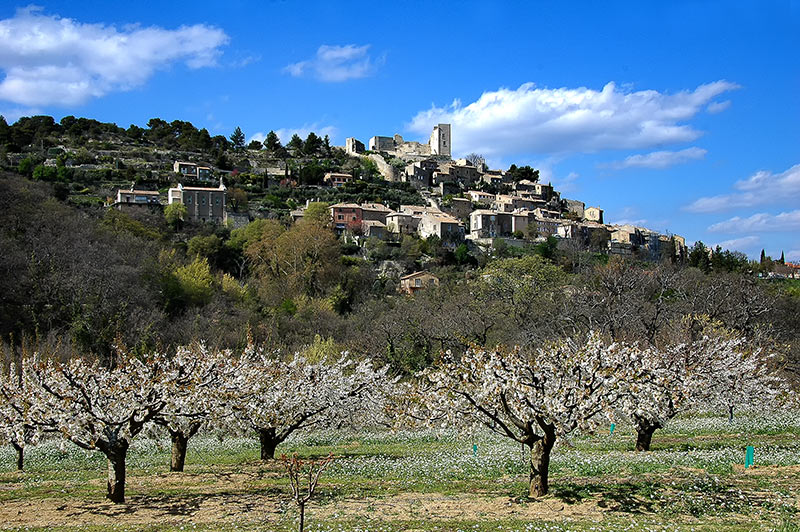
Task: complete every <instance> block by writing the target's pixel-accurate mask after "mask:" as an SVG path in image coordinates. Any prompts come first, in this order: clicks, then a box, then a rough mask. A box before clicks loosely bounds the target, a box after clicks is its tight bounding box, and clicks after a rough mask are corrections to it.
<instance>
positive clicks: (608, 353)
mask: <svg viewBox="0 0 800 532" xmlns="http://www.w3.org/2000/svg"><path fill="white" fill-rule="evenodd" d="M630 365H631V351H630V349H629V347H628V346H624V345H621V344H611V345H606V344H604V343H603V341H602V340H601V339H600V337H599V336H598V335H594V334H593V335H590V336H589V337H588V338H587V340H586V341H585V342H575V341H572V340H565V341H561V342H558V343H554V344H552V345H550V346H548V347H546V348H542V349H537V350H535V351H531V352H523V351H521V350H519V349H517V350H514V351H510V352H503V351H500V350H487V349H482V348H473V349H470V350H469V351H468V352H467V353H465V354H464V355H463V356H462V357H461V358H456V357H453V356H451V355H450V354H449V353H448V354H447V355H446V356H445V358H444V359H443V360H442V361H441V362H440V363H439V364H438V365H437V366H434V367H433V368H430V369H428V370H425V371H423V372H422V373H421V374H420V375H419V378H420V383H419V385H420V390H419V394H420V397H422V398H423V401H422V404H423V405H424V409H425V415H426V416H428V417H430V418H433V419H437V420H439V421H440V422H444V423H445V424H454V425H460V424H463V423H468V424H479V425H485V426H486V427H488V428H489V429H491V430H493V431H494V432H497V433H498V434H501V435H503V436H506V437H508V438H511V439H513V440H515V441H518V442H520V443H522V444H523V445H525V446H527V447H528V448H529V449H530V451H531V452H530V496H531V497H539V496H542V495H545V494H546V493H547V491H548V474H549V465H550V452H551V450H552V449H553V445H554V444H555V442H556V438H557V437H559V436H566V435H568V434H570V433H571V432H573V431H575V430H583V431H591V430H593V429H594V428H595V427H596V426H597V425H598V424H599V423H600V422H601V420H602V417H603V415H604V414H608V415H610V414H611V412H612V410H613V409H614V407H615V406H616V403H617V401H618V399H619V397H620V394H621V392H622V391H623V388H624V382H625V378H626V376H627V374H628V372H629V371H630Z"/></svg>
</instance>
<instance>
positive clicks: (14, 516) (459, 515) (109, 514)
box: [0, 493, 605, 527]
mask: <svg viewBox="0 0 800 532" xmlns="http://www.w3.org/2000/svg"><path fill="white" fill-rule="evenodd" d="M285 509H286V502H285V499H283V500H281V499H279V498H278V497H276V496H270V495H257V494H211V495H200V494H196V495H180V496H178V495H175V496H160V497H129V498H128V501H127V502H126V503H125V504H111V503H108V502H99V501H92V502H88V501H81V500H64V499H38V500H32V501H12V502H6V503H3V505H2V506H0V523H2V526H3V527H22V526H40V527H54V526H78V525H98V526H103V525H112V524H115V525H125V524H127V525H145V524H153V523H159V524H165V525H166V524H184V525H185V524H190V523H196V524H209V523H226V522H228V523H232V522H238V523H243V522H252V523H262V524H268V523H278V522H280V521H281V519H282V516H283V515H284V512H285ZM290 511H291V512H292V513H293V512H294V509H293V508H292V509H291V510H290ZM309 511H310V513H311V514H312V515H313V516H314V518H315V519H328V518H336V519H343V518H344V519H353V520H361V519H367V518H369V519H371V520H373V521H383V522H387V521H402V520H409V519H421V520H426V521H427V520H432V521H438V520H442V521H447V520H454V519H481V520H487V521H491V520H505V519H537V520H542V519H543V520H560V519H575V520H590V519H594V518H601V514H602V512H603V511H605V509H603V508H600V506H598V503H597V501H589V502H583V503H580V504H574V505H568V504H564V503H562V502H560V501H557V500H553V501H549V500H542V501H537V502H527V503H524V504H520V503H517V502H514V501H512V500H511V499H509V498H503V497H493V498H487V497H482V496H478V495H469V494H464V495H441V494H435V493H434V494H431V493H402V494H398V495H393V496H388V497H385V498H367V499H344V500H337V501H335V502H330V503H327V504H324V505H322V506H320V505H319V504H315V503H312V504H311V506H310V507H309Z"/></svg>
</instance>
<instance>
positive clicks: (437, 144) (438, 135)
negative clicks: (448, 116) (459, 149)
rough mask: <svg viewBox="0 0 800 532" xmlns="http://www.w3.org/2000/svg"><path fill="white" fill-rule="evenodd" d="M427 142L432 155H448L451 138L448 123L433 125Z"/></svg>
mask: <svg viewBox="0 0 800 532" xmlns="http://www.w3.org/2000/svg"><path fill="white" fill-rule="evenodd" d="M428 144H429V145H430V147H431V154H432V155H444V156H447V157H450V148H451V146H452V144H451V138H450V124H439V125H437V126H434V128H433V132H432V133H431V138H430V141H428Z"/></svg>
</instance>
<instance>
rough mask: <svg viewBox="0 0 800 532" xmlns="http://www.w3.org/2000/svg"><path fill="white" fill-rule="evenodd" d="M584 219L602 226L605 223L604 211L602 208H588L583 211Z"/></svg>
mask: <svg viewBox="0 0 800 532" xmlns="http://www.w3.org/2000/svg"><path fill="white" fill-rule="evenodd" d="M583 219H584V220H588V221H590V222H597V223H599V224H601V223H603V209H601V208H600V207H587V208H586V209H584V211H583Z"/></svg>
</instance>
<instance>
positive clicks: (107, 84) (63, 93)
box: [0, 7, 228, 106]
mask: <svg viewBox="0 0 800 532" xmlns="http://www.w3.org/2000/svg"><path fill="white" fill-rule="evenodd" d="M227 42H228V36H227V35H226V34H225V32H223V31H222V30H221V29H219V28H215V27H213V26H206V25H203V24H196V25H193V26H181V27H179V28H178V29H176V30H167V29H164V28H159V27H155V26H152V27H140V26H137V25H133V26H126V27H124V28H121V29H118V28H116V27H114V26H106V25H103V24H84V23H81V22H79V21H76V20H74V19H69V18H61V17H58V16H50V15H44V14H42V13H41V11H40V9H39V8H33V7H28V8H25V9H21V10H18V11H17V13H16V15H15V16H14V17H12V18H8V19H4V20H0V70H2V71H3V73H4V74H5V78H4V79H3V81H2V82H1V83H0V100H6V101H9V102H13V103H15V104H19V105H24V106H40V105H52V104H62V105H77V104H81V103H84V102H86V101H87V100H89V99H91V98H97V97H100V96H103V95H105V94H107V93H109V92H112V91H117V90H129V89H132V88H134V87H137V86H140V85H142V84H143V83H145V82H146V81H147V80H148V79H149V78H150V77H151V76H152V75H153V74H154V72H155V71H156V70H158V69H163V68H167V67H168V66H170V65H172V64H174V63H177V62H184V63H185V64H186V65H187V66H189V68H201V67H206V66H211V65H214V64H215V62H216V59H217V57H218V56H219V54H220V50H219V49H220V47H221V46H223V45H224V44H226V43H227Z"/></svg>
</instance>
